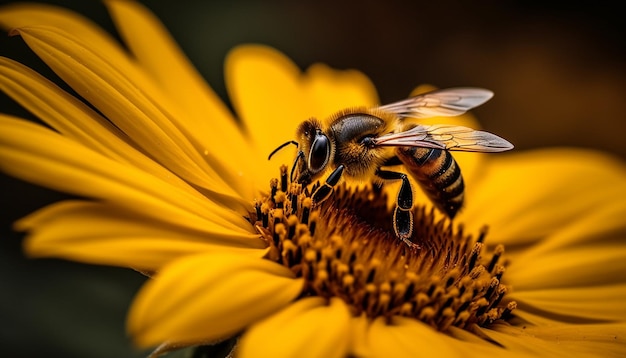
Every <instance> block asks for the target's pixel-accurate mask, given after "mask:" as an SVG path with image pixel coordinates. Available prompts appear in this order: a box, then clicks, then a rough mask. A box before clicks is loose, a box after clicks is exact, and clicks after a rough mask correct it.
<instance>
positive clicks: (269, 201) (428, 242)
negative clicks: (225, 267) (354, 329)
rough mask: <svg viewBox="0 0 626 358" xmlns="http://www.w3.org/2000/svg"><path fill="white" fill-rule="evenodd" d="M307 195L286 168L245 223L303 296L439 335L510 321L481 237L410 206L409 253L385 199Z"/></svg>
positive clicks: (497, 253)
mask: <svg viewBox="0 0 626 358" xmlns="http://www.w3.org/2000/svg"><path fill="white" fill-rule="evenodd" d="M317 185H318V184H314V185H313V188H315V187H316V186H317ZM311 192H314V189H313V190H311V191H309V190H307V188H303V187H302V185H300V184H297V183H289V182H288V176H287V168H286V167H285V166H283V167H281V174H280V187H279V180H276V179H274V180H272V181H271V182H270V195H269V196H268V197H267V198H265V199H264V200H263V201H262V202H260V203H256V205H255V212H254V213H252V214H251V217H252V219H253V221H255V220H256V225H257V227H258V228H259V232H260V233H261V235H262V236H263V237H264V238H265V240H266V241H267V243H268V245H269V246H270V251H269V252H270V253H269V254H268V255H267V258H268V259H271V260H275V261H276V262H279V263H281V264H282V265H284V266H286V267H288V268H290V269H291V270H292V271H293V272H294V274H295V275H296V276H298V277H302V278H304V280H305V282H306V284H305V288H304V291H303V292H302V293H301V295H302V296H312V295H314V296H320V297H324V298H331V297H338V298H341V299H342V300H344V301H345V302H346V304H347V305H348V306H349V307H350V310H351V312H352V314H354V315H360V314H365V315H366V316H368V317H369V318H371V319H374V318H376V317H385V318H386V319H387V320H388V321H389V320H390V319H391V317H392V316H394V315H401V316H405V317H412V318H415V319H418V320H421V321H423V322H425V323H426V324H429V325H430V326H432V327H434V328H436V329H438V330H440V331H446V330H447V329H448V328H449V327H451V326H455V327H459V328H463V329H466V330H468V331H470V332H474V330H473V329H472V328H471V327H473V326H475V325H482V326H485V325H489V324H491V323H493V322H494V321H496V320H502V319H507V318H509V317H511V316H512V312H513V310H514V309H515V308H516V303H515V302H514V301H506V300H504V298H505V295H506V292H507V291H508V288H507V286H506V285H504V284H503V283H502V276H503V274H504V272H505V265H506V262H505V261H503V259H502V256H503V254H504V246H502V245H498V246H496V247H495V249H493V250H492V251H488V246H487V245H486V241H485V238H486V234H487V229H486V228H484V229H482V230H481V231H480V232H479V233H478V236H477V237H476V238H473V237H472V236H471V235H466V234H465V233H464V229H463V226H461V225H457V226H454V225H453V224H452V223H451V222H450V221H448V220H444V219H442V220H439V219H436V216H435V213H434V212H433V210H432V209H431V210H427V209H426V208H425V207H422V206H416V207H414V209H413V216H414V225H415V228H414V233H413V237H411V242H413V243H416V244H417V245H416V247H409V246H407V245H406V244H405V243H403V242H402V241H401V240H399V239H397V238H396V237H395V234H394V231H393V227H392V220H391V217H392V210H391V209H390V208H389V207H388V205H387V197H386V193H385V191H384V190H381V189H380V188H377V187H376V186H373V187H372V188H351V187H348V186H347V185H345V184H339V185H337V186H336V187H335V191H334V194H333V195H332V196H330V197H329V198H328V199H327V200H326V201H324V202H322V203H321V204H319V205H317V206H313V205H312V201H311V194H310V193H311ZM255 215H256V216H255ZM501 302H505V303H501Z"/></svg>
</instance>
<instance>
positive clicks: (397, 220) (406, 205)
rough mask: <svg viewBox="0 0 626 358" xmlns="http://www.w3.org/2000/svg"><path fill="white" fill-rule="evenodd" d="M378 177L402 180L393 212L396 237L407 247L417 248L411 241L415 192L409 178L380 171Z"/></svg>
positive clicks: (397, 173) (377, 173) (387, 171)
mask: <svg viewBox="0 0 626 358" xmlns="http://www.w3.org/2000/svg"><path fill="white" fill-rule="evenodd" d="M376 175H377V176H378V177H379V178H381V179H384V180H398V179H400V180H402V186H401V187H400V191H399V192H398V199H397V200H396V208H395V209H394V211H393V230H394V231H395V233H396V236H397V237H398V238H399V239H401V240H402V241H404V242H405V243H407V245H409V246H411V247H413V246H417V245H416V244H414V243H413V242H411V240H410V238H411V236H412V235H413V213H412V211H411V209H413V190H412V189H411V182H409V178H408V177H407V175H406V174H404V173H399V172H393V171H389V170H380V169H378V170H377V171H376Z"/></svg>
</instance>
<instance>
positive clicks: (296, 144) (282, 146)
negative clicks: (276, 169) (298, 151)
mask: <svg viewBox="0 0 626 358" xmlns="http://www.w3.org/2000/svg"><path fill="white" fill-rule="evenodd" d="M290 144H293V145H295V146H296V148H298V142H296V141H295V140H290V141H288V142H285V143H283V144H281V145H279V146H278V148H276V149H274V150H273V151H272V152H271V153H270V155H269V156H268V157H267V160H270V159H272V156H273V155H274V154H276V152H278V151H279V150H281V149H283V148H285V147H286V146H288V145H290Z"/></svg>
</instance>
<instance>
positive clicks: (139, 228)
mask: <svg viewBox="0 0 626 358" xmlns="http://www.w3.org/2000/svg"><path fill="white" fill-rule="evenodd" d="M106 4H107V6H108V7H109V9H110V11H111V13H112V16H113V19H114V20H115V23H116V25H117V27H118V29H119V31H120V34H121V36H122V37H123V38H124V40H125V41H126V44H127V46H128V48H129V51H130V53H129V52H127V50H125V49H124V48H122V47H121V46H120V45H119V44H117V43H116V42H115V41H114V40H113V39H112V38H111V37H110V36H109V35H107V34H105V33H103V32H102V31H101V30H100V29H99V28H97V27H96V26H94V25H93V24H91V23H90V22H89V21H87V20H85V19H83V18H81V17H79V16H78V15H76V14H73V13H70V12H67V11H64V10H62V9H58V8H51V7H48V6H44V5H17V6H9V7H4V8H3V9H2V11H1V12H0V24H1V25H2V26H3V27H4V28H6V29H10V31H11V33H12V34H14V35H19V36H21V37H22V38H23V40H24V41H25V42H26V43H27V44H28V46H29V47H30V48H31V49H32V50H33V51H34V52H35V53H36V54H37V55H38V56H39V57H40V58H41V59H42V60H43V61H45V62H46V64H48V66H50V67H51V68H52V69H53V70H54V72H55V73H56V74H57V75H58V76H59V77H60V78H61V79H62V80H63V81H65V83H67V84H68V85H69V86H70V87H71V88H72V89H73V90H74V91H75V92H76V93H77V94H78V95H79V96H80V97H81V98H82V99H84V100H85V102H87V103H88V104H85V102H82V101H81V100H79V99H78V98H77V97H74V96H72V95H71V94H69V93H67V92H65V91H64V90H62V89H61V88H60V87H58V86H56V85H55V84H53V83H52V82H50V81H49V80H47V79H45V78H43V77H41V76H40V75H38V74H37V73H35V72H34V71H32V70H30V69H28V68H27V67H25V66H23V65H21V64H20V63H18V62H15V61H13V60H10V59H7V58H0V88H1V89H2V90H3V91H4V92H6V93H7V94H9V95H10V96H12V97H13V98H14V99H15V100H16V101H17V102H19V103H21V104H22V105H23V106H24V107H25V108H27V109H28V110H29V111H31V112H32V113H33V114H35V115H36V116H37V117H39V118H40V119H41V120H42V121H43V122H45V123H46V124H47V125H48V126H49V127H51V128H52V130H51V129H49V128H45V127H43V126H40V125H37V124H33V123H30V122H27V121H25V120H22V119H19V118H14V117H11V116H8V115H1V116H0V126H1V129H0V159H1V160H0V168H2V170H3V171H5V172H7V173H9V174H11V175H13V176H16V177H18V178H21V179H23V180H26V181H30V182H33V183H36V184H39V185H43V186H46V187H49V188H53V189H56V190H60V191H64V192H68V193H72V194H76V195H78V196H80V197H83V198H84V199H76V200H71V201H65V202H61V203H57V204H53V205H51V206H49V207H46V208H44V209H42V210H40V211H38V212H36V213H34V214H32V215H30V216H28V217H26V218H24V219H22V220H20V221H19V222H18V223H16V228H17V229H18V230H22V231H27V232H28V237H27V239H26V242H25V248H26V252H27V253H28V254H29V255H31V256H34V257H50V256H53V257H62V258H67V259H71V260H77V261H83V262H88V263H96V264H108V265H119V266H124V267H132V268H135V269H138V270H141V271H143V272H146V273H156V274H155V276H154V278H153V279H151V280H150V281H149V282H148V284H147V285H146V286H145V288H144V289H143V290H142V291H141V292H140V293H139V295H138V297H137V299H136V301H135V302H134V304H133V306H132V307H131V311H130V314H129V322H128V329H129V332H130V334H131V335H132V336H133V338H134V339H135V341H136V342H137V343H138V344H139V345H141V346H156V345H161V347H160V348H159V349H158V350H157V352H162V351H165V350H167V349H169V348H172V347H177V346H185V345H193V344H203V343H211V342H216V341H219V340H222V339H225V338H229V337H233V336H236V335H240V334H241V340H240V343H239V344H238V345H237V353H238V355H240V356H242V357H247V356H258V355H268V356H314V357H316V356H324V357H345V356H359V357H360V356H364V357H365V356H373V357H377V356H413V357H414V356H426V355H428V356H432V355H433V354H435V355H444V356H459V357H460V356H462V357H467V356H483V355H485V354H496V355H497V354H500V355H502V354H506V355H507V356H535V355H540V356H566V355H570V356H602V357H607V356H616V357H617V356H622V355H623V354H624V353H625V352H626V345H625V341H624V335H625V334H626V309H625V307H626V305H624V301H625V300H626V275H625V274H624V272H626V241H625V240H624V235H625V234H626V221H625V220H624V217H625V214H626V200H624V198H626V180H625V179H626V167H625V166H624V164H623V163H621V162H618V161H616V160H615V159H612V158H610V157H608V156H607V155H604V154H601V153H597V152H593V151H586V150H577V149H551V150H536V151H531V152H520V153H513V154H506V155H483V154H476V153H461V154H459V155H455V158H456V159H457V161H458V162H459V164H460V166H461V168H462V170H463V174H464V177H465V181H466V186H467V191H466V196H467V205H466V206H465V207H464V209H463V211H462V212H461V214H460V215H459V216H458V219H455V223H454V224H450V223H449V222H448V221H446V220H443V219H441V218H440V216H439V214H437V213H435V212H433V211H431V210H430V209H428V208H430V204H429V203H428V202H427V201H426V199H424V197H423V196H419V197H417V198H416V201H417V202H419V203H420V204H419V205H416V207H415V210H414V212H415V216H416V232H417V233H418V234H419V235H421V236H422V237H423V238H425V239H424V241H423V242H422V248H421V249H420V250H410V249H408V248H407V247H406V246H404V244H402V243H401V242H399V241H398V240H396V239H395V238H394V237H393V231H392V230H391V229H390V225H391V223H390V220H389V217H390V215H391V214H390V212H389V207H388V205H387V204H388V203H387V201H388V197H389V196H392V197H393V195H394V193H395V192H394V191H393V186H385V187H384V189H383V190H382V191H379V190H376V189H375V188H373V187H371V186H369V185H367V184H366V185H352V183H348V184H340V185H339V186H338V187H337V189H336V192H335V194H334V195H333V196H332V199H330V200H328V202H324V203H323V204H322V205H320V206H317V207H312V206H311V201H310V194H308V193H310V191H306V190H304V189H303V188H301V187H299V186H298V185H290V184H289V183H288V175H287V172H286V170H285V169H284V168H283V169H281V170H279V166H280V164H282V163H291V162H292V160H293V152H290V151H288V150H285V151H283V152H281V153H279V154H278V155H277V156H276V157H275V158H272V161H270V162H268V160H267V155H268V154H269V153H270V152H271V151H272V150H273V149H274V148H276V146H277V145H278V144H281V143H283V142H284V141H286V140H289V139H292V138H293V135H294V132H295V128H296V126H297V125H298V123H299V122H301V121H302V120H304V119H306V118H309V117H311V116H315V117H318V118H325V117H327V116H329V115H331V114H332V113H334V112H336V111H337V110H340V109H342V108H346V107H351V106H364V105H365V106H373V105H376V104H377V99H376V94H375V90H374V88H373V86H372V85H371V83H370V82H369V81H368V79H367V78H366V77H365V76H363V75H362V74H360V73H358V72H356V71H335V70H331V69H329V68H328V67H326V66H323V65H315V66H312V67H311V68H310V69H308V70H307V71H306V72H305V73H301V72H300V71H299V70H298V69H297V67H296V66H295V65H294V64H293V63H291V62H290V61H289V60H288V59H287V58H286V57H285V56H283V55H282V54H280V53H278V52H276V51H275V50H272V49H269V48H266V47H262V46H242V47H240V48H238V49H236V50H234V51H233V52H232V53H231V54H230V55H229V57H228V59H227V63H226V65H227V67H226V81H227V85H228V88H229V91H230V96H231V100H232V103H233V105H234V108H235V110H236V112H237V118H238V119H239V120H240V122H238V121H237V120H236V119H235V117H234V116H233V115H232V114H231V113H230V112H229V111H228V109H227V108H226V107H225V106H224V105H223V104H222V103H221V101H220V100H219V99H218V98H217V96H216V95H215V94H214V93H213V92H212V91H211V89H210V88H209V87H207V85H206V84H205V83H204V82H203V80H202V79H201V77H200V76H199V75H198V74H197V73H196V72H195V71H194V69H193V68H192V66H191V65H190V64H189V62H188V61H187V60H186V59H185V58H184V56H183V55H182V54H181V53H180V51H179V50H178V48H177V47H176V45H175V44H174V43H173V41H172V40H171V38H170V37H169V35H168V34H167V33H166V32H165V30H164V29H163V28H162V26H161V25H160V24H159V23H158V21H157V20H156V19H154V18H153V16H152V15H151V14H150V13H148V12H147V11H146V10H145V9H144V8H142V7H141V6H140V5H138V4H136V3H134V2H129V1H107V2H106ZM444 120H445V121H448V122H453V123H470V124H471V123H473V119H472V118H471V117H470V116H468V115H466V116H461V117H459V118H452V119H441V118H438V119H431V120H430V121H439V122H441V121H444ZM473 125H474V126H475V124H473ZM274 177H277V178H278V179H279V180H278V181H272V184H270V186H268V183H269V180H270V178H274ZM388 188H391V189H388ZM424 205H425V206H424ZM364 206H365V207H364ZM461 225H462V226H461ZM485 225H487V226H488V228H489V231H488V233H487V232H486V231H484V230H482V229H481V228H482V227H483V226H485Z"/></svg>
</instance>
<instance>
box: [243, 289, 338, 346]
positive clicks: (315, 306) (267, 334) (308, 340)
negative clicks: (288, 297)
mask: <svg viewBox="0 0 626 358" xmlns="http://www.w3.org/2000/svg"><path fill="white" fill-rule="evenodd" d="M349 323H350V312H349V311H348V308H347V306H346V305H345V303H344V302H343V301H342V300H340V299H338V298H333V299H331V300H330V302H329V303H327V301H326V300H325V299H323V298H321V297H308V298H304V299H300V300H298V301H296V302H295V303H292V304H291V305H289V306H287V307H286V308H285V309H283V310H282V311H280V312H278V313H276V314H274V315H272V316H270V317H268V318H266V319H264V320H262V321H260V322H259V323H256V324H254V325H253V326H252V327H251V328H250V329H249V330H248V331H246V333H245V334H244V336H243V338H242V340H241V342H240V343H239V345H238V347H237V355H238V356H240V357H259V356H267V357H303V358H304V357H311V358H316V357H328V358H331V357H337V358H340V357H345V356H346V353H347V349H348V343H349V332H350V330H349Z"/></svg>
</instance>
